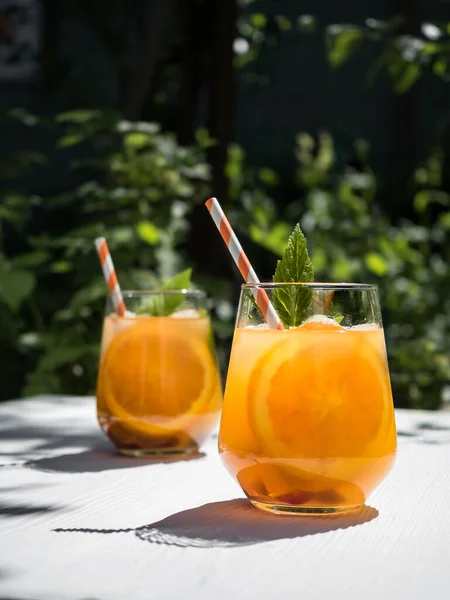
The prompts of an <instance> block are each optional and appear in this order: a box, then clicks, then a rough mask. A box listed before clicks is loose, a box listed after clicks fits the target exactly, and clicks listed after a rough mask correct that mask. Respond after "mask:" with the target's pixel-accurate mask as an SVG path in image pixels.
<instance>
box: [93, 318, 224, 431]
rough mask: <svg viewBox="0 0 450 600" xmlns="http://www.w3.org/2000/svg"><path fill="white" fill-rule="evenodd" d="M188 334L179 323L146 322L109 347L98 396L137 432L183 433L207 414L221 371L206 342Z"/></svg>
mask: <svg viewBox="0 0 450 600" xmlns="http://www.w3.org/2000/svg"><path fill="white" fill-rule="evenodd" d="M189 333H190V334H191V335H189ZM189 333H188V332H187V331H186V329H185V328H183V327H180V325H179V323H178V322H177V321H176V320H175V319H168V318H149V319H144V318H142V319H139V321H138V322H136V323H135V324H134V325H133V326H131V327H129V328H127V329H124V330H122V331H120V332H119V333H118V334H117V335H116V336H115V337H114V338H113V339H112V341H111V342H110V344H109V346H108V347H107V349H106V351H105V355H104V357H103V360H102V365H101V370H100V377H99V390H98V394H99V396H101V397H102V398H104V401H105V403H106V405H107V406H108V408H109V410H110V412H111V414H112V415H113V416H114V417H116V418H117V419H118V420H120V421H121V422H122V423H124V424H126V425H127V427H129V428H130V429H132V430H134V431H135V432H138V433H142V434H147V435H156V436H158V435H166V434H167V432H168V430H170V431H174V430H183V429H185V428H186V426H188V425H189V423H190V422H191V421H192V419H193V418H195V415H197V414H199V413H202V412H205V411H206V409H207V406H208V402H209V400H210V398H211V396H212V394H213V393H214V390H215V389H216V386H217V385H218V374H217V369H216V365H215V362H214V360H213V358H212V356H211V352H210V350H209V347H208V344H207V340H203V339H202V338H199V337H198V336H196V335H195V333H194V331H192V332H189ZM192 334H193V335H192Z"/></svg>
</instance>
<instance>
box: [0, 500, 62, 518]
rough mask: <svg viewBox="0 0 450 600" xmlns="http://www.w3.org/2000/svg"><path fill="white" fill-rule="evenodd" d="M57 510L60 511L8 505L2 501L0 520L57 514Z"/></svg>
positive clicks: (32, 506)
mask: <svg viewBox="0 0 450 600" xmlns="http://www.w3.org/2000/svg"><path fill="white" fill-rule="evenodd" d="M59 510H62V507H58V506H47V505H41V506H40V505H31V504H28V505H27V504H9V503H7V502H5V501H4V500H0V518H2V517H24V516H28V515H39V514H42V513H50V512H57V511H59Z"/></svg>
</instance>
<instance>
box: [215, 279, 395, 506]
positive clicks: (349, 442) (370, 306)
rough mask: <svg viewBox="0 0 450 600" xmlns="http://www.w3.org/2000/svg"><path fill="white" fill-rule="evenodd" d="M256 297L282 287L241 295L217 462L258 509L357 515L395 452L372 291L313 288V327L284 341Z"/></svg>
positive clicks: (307, 324)
mask: <svg viewBox="0 0 450 600" xmlns="http://www.w3.org/2000/svg"><path fill="white" fill-rule="evenodd" d="M255 287H259V288H260V287H263V288H264V289H265V291H266V293H267V294H268V295H269V296H271V297H272V295H273V290H274V289H276V287H277V286H276V285H268V286H243V288H244V289H243V292H242V295H241V303H240V308H239V315H238V322H237V327H236V330H235V335H234V341H233V348H232V353H231V359H230V365H229V370H228V378H227V384H226V391H225V399H224V406H223V412H222V420H221V428H220V440H219V449H220V452H221V458H222V460H223V462H224V464H225V466H226V467H227V469H228V470H229V471H230V473H231V474H232V475H233V476H235V477H236V479H237V481H238V483H239V484H240V486H241V487H242V489H243V490H244V492H245V493H246V495H247V496H248V497H249V499H250V500H251V501H252V502H253V504H255V505H256V506H258V507H260V508H263V509H267V510H271V511H278V512H335V511H341V510H351V509H354V508H356V507H359V506H361V505H362V504H364V502H365V500H366V498H367V497H368V495H369V494H370V493H371V492H372V491H373V490H374V488H375V487H376V486H377V485H378V484H379V483H380V481H381V480H382V479H383V478H384V477H385V476H386V474H387V473H388V472H389V470H390V468H391V466H392V464H393V461H394V457H395V452H396V429H395V421H394V412H393V403H392V394H391V387H390V381H389V373H388V366H387V360H386V351H385V342H384V334H383V329H382V327H381V317H380V314H379V306H378V297H377V293H376V288H375V287H374V286H356V287H353V288H352V287H351V286H342V285H341V286H332V285H323V284H309V287H310V289H311V291H312V299H311V306H310V309H309V310H310V315H309V318H307V319H306V320H305V321H304V322H303V324H301V325H300V326H298V327H294V328H289V329H285V330H283V331H279V330H273V329H272V330H271V329H269V328H268V326H267V325H265V324H263V323H262V319H261V317H260V315H258V309H257V306H256V305H255V302H254V301H253V298H252V293H253V291H254V290H252V288H255ZM279 287H280V286H278V288H279ZM317 313H322V314H317ZM334 317H336V318H334Z"/></svg>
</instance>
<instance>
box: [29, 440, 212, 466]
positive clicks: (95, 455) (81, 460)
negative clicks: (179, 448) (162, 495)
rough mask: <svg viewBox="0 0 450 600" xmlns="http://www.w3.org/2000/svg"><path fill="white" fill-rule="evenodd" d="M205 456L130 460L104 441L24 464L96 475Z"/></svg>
mask: <svg viewBox="0 0 450 600" xmlns="http://www.w3.org/2000/svg"><path fill="white" fill-rule="evenodd" d="M204 456H205V454H204V453H203V452H198V453H197V454H188V455H181V456H156V457H149V458H132V457H127V456H123V455H122V454H119V453H118V452H117V451H115V450H114V449H113V448H112V447H111V446H110V445H109V444H108V442H107V441H106V440H105V447H101V446H100V445H99V446H98V447H97V448H92V449H90V450H85V451H84V452H79V453H76V454H73V453H69V454H61V455H59V456H53V457H50V458H41V459H39V460H34V461H31V462H28V463H26V466H27V467H29V468H31V469H37V470H39V471H46V472H57V473H98V472H100V471H110V470H112V469H131V468H134V467H146V466H149V465H156V464H170V463H175V462H182V461H190V460H198V459H199V458H203V457H204Z"/></svg>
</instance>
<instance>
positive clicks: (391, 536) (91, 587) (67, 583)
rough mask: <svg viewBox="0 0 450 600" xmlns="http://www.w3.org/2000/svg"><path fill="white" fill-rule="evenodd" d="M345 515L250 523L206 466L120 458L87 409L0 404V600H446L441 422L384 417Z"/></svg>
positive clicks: (449, 419) (448, 495) (217, 472)
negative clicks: (362, 493) (385, 439)
mask: <svg viewBox="0 0 450 600" xmlns="http://www.w3.org/2000/svg"><path fill="white" fill-rule="evenodd" d="M397 425H398V430H399V442H400V444H399V453H398V459H397V463H396V466H395V468H394V470H393V472H392V473H391V475H390V476H389V478H388V479H387V480H386V481H385V482H384V484H383V485H382V486H381V487H380V488H379V490H377V491H376V492H375V493H374V494H373V496H372V497H371V498H370V499H369V505H370V506H367V507H365V508H364V509H363V510H362V511H361V512H360V513H359V514H358V515H357V516H356V517H348V516H347V517H345V516H339V517H319V518H314V517H297V518H293V517H286V516H278V517H277V516H272V515H268V514H265V513H262V512H260V511H258V510H257V509H254V508H253V507H251V506H250V505H249V503H248V502H247V501H246V500H244V499H243V498H242V492H241V490H240V488H239V487H238V486H237V485H236V484H235V483H234V482H233V480H232V479H231V478H230V477H229V475H228V474H227V473H226V472H225V470H224V469H223V467H222V465H221V463H220V460H219V458H218V456H217V453H216V439H214V438H212V439H211V440H210V441H209V442H208V444H207V445H206V447H205V448H204V452H205V456H204V457H202V458H197V459H193V460H186V461H178V462H170V461H169V462H155V463H149V462H147V461H144V460H133V459H128V458H125V457H120V456H118V455H116V454H114V452H113V451H112V447H111V446H110V445H109V442H108V441H107V440H106V439H104V438H103V436H102V434H101V432H100V431H99V429H98V427H97V424H96V420H95V414H94V401H93V399H92V398H60V397H38V398H34V399H29V400H26V401H24V400H22V401H14V402H7V403H3V404H0V600H5V599H6V598H8V599H9V598H13V599H18V600H19V599H20V600H37V599H39V600H43V599H45V600H47V599H48V600H52V599H55V600H65V599H69V600H116V599H117V600H119V599H120V600H122V599H124V600H125V599H126V600H140V599H145V600H149V599H151V600H153V599H154V600H166V599H167V600H169V599H170V600H172V599H178V598H183V599H187V600H190V599H193V600H217V599H222V598H223V599H232V600H234V599H249V600H254V599H257V600H266V599H279V598H293V599H295V600H297V599H299V600H309V599H316V598H317V599H321V600H325V599H333V600H336V599H340V598H342V599H344V598H345V599H346V600H348V599H353V598H354V599H358V600H362V599H363V600H372V599H374V600H380V599H382V600H388V599H390V598H393V599H396V600H397V599H398V600H402V599H408V600H414V599H419V598H420V599H422V598H426V599H430V600H439V599H441V598H442V599H446V600H448V599H449V598H450V414H448V413H425V412H414V413H413V412H405V411H398V412H397Z"/></svg>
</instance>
